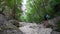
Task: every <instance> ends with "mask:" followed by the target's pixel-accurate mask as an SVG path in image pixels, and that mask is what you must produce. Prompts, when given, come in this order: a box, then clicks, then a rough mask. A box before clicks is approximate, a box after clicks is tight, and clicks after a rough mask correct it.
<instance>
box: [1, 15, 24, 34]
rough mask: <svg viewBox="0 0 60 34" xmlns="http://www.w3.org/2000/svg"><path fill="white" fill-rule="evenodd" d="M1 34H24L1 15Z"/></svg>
mask: <svg viewBox="0 0 60 34" xmlns="http://www.w3.org/2000/svg"><path fill="white" fill-rule="evenodd" d="M0 34H23V32H22V31H21V30H19V29H18V28H17V27H16V26H15V25H13V24H12V23H10V22H9V21H8V20H7V19H6V17H5V16H4V15H2V14H0Z"/></svg>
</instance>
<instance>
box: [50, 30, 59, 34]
mask: <svg viewBox="0 0 60 34" xmlns="http://www.w3.org/2000/svg"><path fill="white" fill-rule="evenodd" d="M51 34H60V32H57V31H52V33H51Z"/></svg>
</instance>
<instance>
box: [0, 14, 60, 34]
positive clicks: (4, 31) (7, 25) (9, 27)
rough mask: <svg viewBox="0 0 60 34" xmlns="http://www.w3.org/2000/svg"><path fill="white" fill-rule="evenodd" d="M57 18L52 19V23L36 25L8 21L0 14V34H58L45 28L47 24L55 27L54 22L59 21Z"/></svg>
mask: <svg viewBox="0 0 60 34" xmlns="http://www.w3.org/2000/svg"><path fill="white" fill-rule="evenodd" d="M59 18H60V17H57V18H54V19H52V20H53V21H52V20H49V21H44V22H45V23H42V24H36V23H26V22H18V21H16V20H8V19H7V18H6V17H5V16H4V15H2V14H0V34H59V33H60V32H57V31H54V30H53V29H52V28H51V26H50V27H46V26H48V25H49V24H50V25H52V26H55V23H56V21H57V20H60V19H59ZM14 21H15V22H14ZM47 23H48V24H47ZM44 24H45V25H44ZM18 26H19V27H18ZM53 28H54V27H53Z"/></svg>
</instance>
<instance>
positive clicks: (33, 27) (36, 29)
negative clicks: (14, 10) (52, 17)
mask: <svg viewBox="0 0 60 34" xmlns="http://www.w3.org/2000/svg"><path fill="white" fill-rule="evenodd" d="M19 29H20V30H21V31H22V32H23V33H25V34H51V32H52V29H51V28H44V27H43V25H42V24H40V25H38V24H36V23H27V24H25V26H22V27H20V28H19Z"/></svg>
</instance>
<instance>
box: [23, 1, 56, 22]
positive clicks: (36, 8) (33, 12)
mask: <svg viewBox="0 0 60 34" xmlns="http://www.w3.org/2000/svg"><path fill="white" fill-rule="evenodd" d="M55 3H56V2H55V0H38V1H37V0H32V1H31V0H27V4H26V7H27V8H26V12H25V15H24V16H22V17H23V19H22V20H23V21H26V22H37V23H39V22H41V21H42V20H43V19H44V15H45V14H48V15H51V14H52V13H53V5H55Z"/></svg>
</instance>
